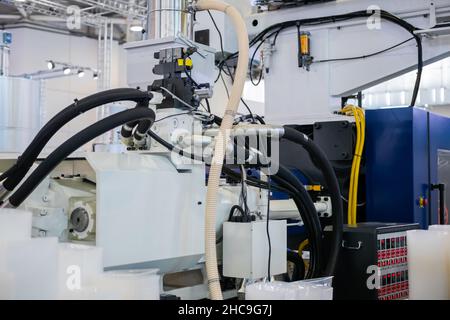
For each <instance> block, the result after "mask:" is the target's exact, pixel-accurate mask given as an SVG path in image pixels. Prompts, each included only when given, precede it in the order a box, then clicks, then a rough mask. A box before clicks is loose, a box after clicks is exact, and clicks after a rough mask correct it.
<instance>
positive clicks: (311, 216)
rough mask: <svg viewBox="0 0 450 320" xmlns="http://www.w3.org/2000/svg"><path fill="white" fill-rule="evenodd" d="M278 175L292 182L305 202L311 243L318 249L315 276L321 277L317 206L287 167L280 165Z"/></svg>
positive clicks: (320, 228)
mask: <svg viewBox="0 0 450 320" xmlns="http://www.w3.org/2000/svg"><path fill="white" fill-rule="evenodd" d="M277 176H279V177H281V178H282V179H284V180H285V181H287V182H288V183H290V184H291V185H292V186H293V187H294V188H295V190H296V191H297V195H298V197H299V199H300V201H301V202H302V204H303V208H304V210H305V216H307V217H308V220H309V225H310V228H311V234H310V235H309V237H310V240H311V243H313V244H314V246H315V250H316V251H317V256H316V260H317V261H316V266H317V269H316V270H314V277H320V275H321V274H320V273H321V271H322V259H321V256H322V240H323V234H322V227H321V224H320V220H319V215H318V214H317V210H316V207H315V206H314V202H313V201H312V199H311V197H310V196H309V194H308V192H307V191H306V188H305V186H304V185H303V183H301V182H300V180H299V179H298V178H297V177H296V176H295V175H294V174H293V173H292V172H291V171H290V170H289V169H287V168H286V167H284V166H282V165H280V166H279V169H278V172H277Z"/></svg>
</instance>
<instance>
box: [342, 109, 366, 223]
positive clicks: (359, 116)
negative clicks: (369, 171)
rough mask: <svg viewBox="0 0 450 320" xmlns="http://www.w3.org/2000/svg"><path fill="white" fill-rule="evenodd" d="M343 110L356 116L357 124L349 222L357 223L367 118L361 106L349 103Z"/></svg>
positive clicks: (350, 189) (349, 197) (349, 198)
mask: <svg viewBox="0 0 450 320" xmlns="http://www.w3.org/2000/svg"><path fill="white" fill-rule="evenodd" d="M342 112H343V113H345V114H347V115H352V116H354V117H355V124H356V146H355V153H354V156H353V163H352V171H351V175H350V187H349V196H348V224H349V225H356V220H357V219H356V215H357V214H356V213H357V207H358V182H359V171H360V167H361V157H362V153H363V150H364V143H365V138H366V120H365V116H364V111H363V109H362V108H360V107H356V106H353V105H348V106H346V107H344V108H343V109H342Z"/></svg>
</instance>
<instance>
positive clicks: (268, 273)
mask: <svg viewBox="0 0 450 320" xmlns="http://www.w3.org/2000/svg"><path fill="white" fill-rule="evenodd" d="M267 182H268V185H269V189H267V216H266V234H267V242H268V247H269V254H268V261H267V279H268V280H269V281H270V275H271V272H270V267H271V266H270V265H271V264H272V241H271V240H270V232H269V225H270V196H271V188H270V174H269V175H268V176H267Z"/></svg>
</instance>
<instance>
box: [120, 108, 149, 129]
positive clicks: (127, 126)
mask: <svg viewBox="0 0 450 320" xmlns="http://www.w3.org/2000/svg"><path fill="white" fill-rule="evenodd" d="M148 105H149V101H145V100H144V101H140V102H138V103H137V104H136V108H148ZM139 122H140V121H139V120H136V121H130V122H128V123H125V124H124V125H123V126H122V128H121V130H120V135H121V136H122V137H123V138H131V136H132V135H133V130H134V128H136V126H137V125H138V124H139ZM147 130H148V129H147Z"/></svg>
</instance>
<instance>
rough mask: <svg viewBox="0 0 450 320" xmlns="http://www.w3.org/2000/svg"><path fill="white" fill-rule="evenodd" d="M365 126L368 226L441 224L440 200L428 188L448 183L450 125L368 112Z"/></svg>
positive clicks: (421, 115) (420, 115) (410, 113)
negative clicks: (375, 222) (380, 223)
mask: <svg viewBox="0 0 450 320" xmlns="http://www.w3.org/2000/svg"><path fill="white" fill-rule="evenodd" d="M366 121H367V140H366V152H365V161H366V162H365V163H366V192H367V208H366V218H367V221H378V222H404V223H413V222H415V223H419V224H420V225H421V227H422V228H426V227H427V226H428V225H429V224H436V223H438V217H439V210H438V202H439V196H438V195H439V194H438V191H437V190H432V188H430V186H431V185H433V184H438V183H444V184H447V181H446V180H450V164H449V167H448V168H447V167H446V164H447V163H450V153H449V152H448V150H450V119H449V118H446V117H443V116H439V115H435V114H432V113H430V112H428V111H425V110H422V109H417V108H392V109H379V110H368V111H367V112H366ZM447 157H448V161H447ZM447 169H448V173H447ZM447 176H448V177H447ZM448 189H449V187H447V188H446V192H448V191H449V190H448ZM447 198H448V197H447Z"/></svg>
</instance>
